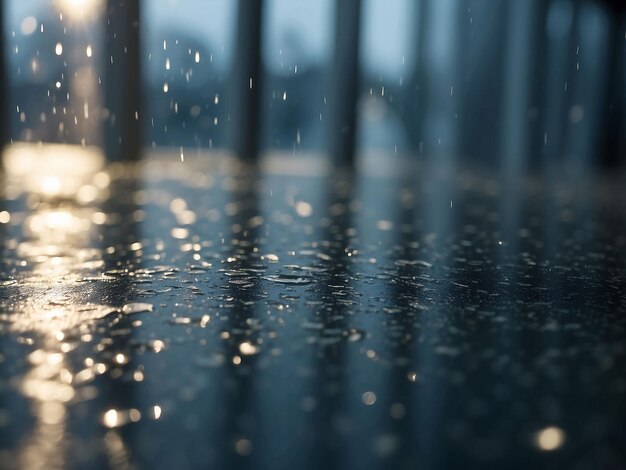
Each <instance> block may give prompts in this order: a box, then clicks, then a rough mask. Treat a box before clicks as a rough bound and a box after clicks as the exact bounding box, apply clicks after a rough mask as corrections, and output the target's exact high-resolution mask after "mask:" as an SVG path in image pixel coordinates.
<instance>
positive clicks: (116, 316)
mask: <svg viewBox="0 0 626 470" xmlns="http://www.w3.org/2000/svg"><path fill="white" fill-rule="evenodd" d="M181 160H184V162H181ZM379 163H380V162H379ZM12 171H13V173H12ZM448 173H449V172H448V171H445V169H442V168H439V167H437V166H435V165H433V166H428V165H412V164H407V163H406V162H396V161H395V160H392V161H391V163H389V164H383V165H380V164H378V165H369V166H366V168H364V169H362V171H360V172H357V173H356V174H353V175H348V174H342V173H341V172H328V171H327V169H326V168H325V167H324V166H323V165H322V164H320V162H319V161H316V160H307V159H300V160H294V159H290V158H284V159H283V158H280V157H275V158H274V157H273V158H271V159H269V160H267V161H266V162H265V163H263V164H262V165H261V166H260V167H257V168H255V167H251V166H249V165H248V166H247V165H244V164H242V163H241V162H239V161H237V160H234V159H232V158H230V157H228V156H220V155H217V154H209V155H195V154H193V152H189V153H185V155H184V158H183V156H182V155H179V154H178V153H177V152H175V153H174V154H171V155H164V156H158V155H153V156H150V158H148V159H147V161H146V162H145V163H143V164H142V165H141V166H138V167H131V166H121V165H118V166H113V167H111V168H107V169H99V168H98V165H96V166H95V167H94V168H91V167H90V168H89V171H88V174H86V176H85V178H84V180H79V181H77V179H76V177H75V175H74V176H72V183H71V184H74V185H78V186H77V187H74V188H73V189H72V190H71V192H70V193H71V194H75V195H76V196H75V197H73V198H70V199H68V197H67V193H66V192H64V191H63V184H64V183H63V181H62V180H55V179H54V178H53V179H49V178H48V179H45V178H44V179H43V180H41V181H42V182H41V183H40V184H39V185H36V186H35V187H29V186H26V185H25V182H24V181H25V180H24V178H26V179H28V175H29V172H28V171H22V172H21V173H20V171H18V172H17V174H16V172H15V171H14V170H11V168H8V170H7V174H6V175H5V176H4V179H5V184H4V185H3V188H4V193H3V195H2V200H1V202H0V233H1V235H2V244H3V248H2V249H3V256H2V260H1V263H2V268H1V270H0V273H1V274H0V276H1V277H0V467H2V468H29V469H34V468H46V469H48V468H56V467H61V466H66V467H69V468H179V469H184V468H250V469H265V468H310V469H314V468H359V469H374V468H376V469H382V468H399V469H402V468H407V469H408V468H426V469H429V468H433V469H435V468H437V469H439V468H571V469H597V468H624V465H626V460H625V456H624V452H625V451H624V442H626V430H625V428H624V423H625V422H626V400H625V394H626V366H625V364H626V362H625V361H626V343H625V341H624V339H625V329H626V316H625V313H626V296H625V295H624V293H623V290H624V287H625V286H626V282H625V281H626V274H625V273H626V230H625V229H626V189H625V186H624V184H623V181H624V179H623V177H622V176H620V175H603V176H598V177H593V178H592V177H585V178H582V177H574V176H570V177H568V176H565V175H558V176H555V177H553V178H547V177H544V178H541V179H539V178H529V179H527V180H524V181H521V180H510V181H507V180H506V178H501V177H498V176H497V175H496V174H488V173H485V172H481V171H478V170H465V169H464V170H457V171H454V172H452V173H453V176H450V175H449V174H448ZM25 175H26V176H25ZM20 178H22V179H20Z"/></svg>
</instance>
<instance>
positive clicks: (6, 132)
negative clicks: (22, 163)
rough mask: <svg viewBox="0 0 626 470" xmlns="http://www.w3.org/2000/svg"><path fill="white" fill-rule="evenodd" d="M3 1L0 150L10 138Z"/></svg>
mask: <svg viewBox="0 0 626 470" xmlns="http://www.w3.org/2000/svg"><path fill="white" fill-rule="evenodd" d="M4 9H5V2H2V3H1V4H0V150H1V149H2V148H3V147H4V146H5V145H6V143H7V142H8V141H9V138H10V135H11V133H10V129H9V124H10V121H9V112H8V111H9V110H8V105H9V103H8V100H7V96H8V93H7V92H8V85H9V77H8V70H7V63H6V61H7V57H6V42H5V37H6V29H5V25H4Z"/></svg>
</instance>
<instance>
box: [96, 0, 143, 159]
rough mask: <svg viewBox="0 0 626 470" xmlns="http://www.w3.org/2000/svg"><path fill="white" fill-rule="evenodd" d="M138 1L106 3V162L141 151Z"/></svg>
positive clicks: (124, 0) (117, 0)
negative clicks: (107, 112) (107, 113)
mask: <svg viewBox="0 0 626 470" xmlns="http://www.w3.org/2000/svg"><path fill="white" fill-rule="evenodd" d="M139 10H140V0H107V4H106V14H105V21H106V33H105V42H106V44H105V47H106V54H105V59H104V82H105V83H104V106H105V108H106V109H108V111H109V115H108V119H106V120H105V123H104V139H105V141H104V147H105V151H106V155H107V158H108V159H109V160H110V161H119V160H124V161H129V160H137V159H138V158H139V153H140V150H141V135H140V134H141V132H140V130H141V126H140V124H139V118H140V104H141V103H140V102H141V92H140V91H141V67H140V58H139Z"/></svg>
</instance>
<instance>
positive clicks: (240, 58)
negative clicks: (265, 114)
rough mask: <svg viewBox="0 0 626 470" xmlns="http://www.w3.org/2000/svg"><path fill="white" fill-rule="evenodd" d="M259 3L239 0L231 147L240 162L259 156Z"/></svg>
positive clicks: (260, 66) (260, 81)
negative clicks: (239, 158) (240, 159)
mask: <svg viewBox="0 0 626 470" xmlns="http://www.w3.org/2000/svg"><path fill="white" fill-rule="evenodd" d="M262 13H263V1H262V0H239V6H238V11H237V31H236V45H235V63H234V66H233V72H232V79H231V87H232V96H231V106H232V108H231V109H232V113H231V135H232V141H231V145H232V148H233V150H234V152H235V153H236V154H237V155H239V156H240V157H241V158H244V159H250V160H253V159H255V158H256V157H257V156H258V154H259V134H260V132H259V131H260V126H259V114H260V104H261V100H260V97H261V90H262V86H263V84H262V78H263V77H262V75H263V73H262V72H263V70H262V64H261V36H262V22H263V18H262Z"/></svg>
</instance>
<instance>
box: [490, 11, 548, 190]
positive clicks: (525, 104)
mask: <svg viewBox="0 0 626 470" xmlns="http://www.w3.org/2000/svg"><path fill="white" fill-rule="evenodd" d="M508 7H509V11H508V18H507V20H506V21H507V22H508V25H509V30H508V37H507V38H506V40H507V44H506V58H505V63H504V67H505V69H504V73H503V79H504V87H503V97H502V98H503V99H502V106H503V108H502V141H501V145H502V154H501V155H502V164H501V167H502V170H503V172H504V174H505V175H506V177H507V178H510V179H512V180H515V181H517V178H518V176H519V175H520V173H521V172H522V171H523V170H524V169H525V168H526V167H527V166H528V163H529V160H530V158H531V157H533V158H536V154H537V152H538V151H540V150H542V149H543V146H544V141H545V136H544V135H539V132H540V131H539V128H540V126H539V122H540V121H539V116H540V109H539V102H540V98H541V96H542V95H541V93H540V90H541V80H542V79H543V77H544V74H543V67H544V50H543V49H544V44H545V17H546V15H545V12H546V9H547V2H543V1H540V0H527V1H524V2H510V3H509V4H508ZM537 77H541V78H540V79H537Z"/></svg>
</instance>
